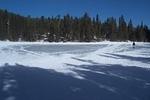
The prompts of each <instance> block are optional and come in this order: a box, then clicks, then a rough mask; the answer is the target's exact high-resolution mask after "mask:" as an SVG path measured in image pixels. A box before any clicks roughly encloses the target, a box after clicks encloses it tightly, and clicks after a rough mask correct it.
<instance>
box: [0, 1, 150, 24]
mask: <svg viewBox="0 0 150 100" xmlns="http://www.w3.org/2000/svg"><path fill="white" fill-rule="evenodd" d="M0 8H2V9H7V10H8V11H11V12H15V13H18V14H21V15H24V16H28V15H31V16H34V17H40V16H42V15H43V16H56V15H64V14H67V13H69V14H71V15H73V16H81V15H83V13H84V12H88V14H89V15H90V16H95V15H96V14H97V13H98V14H99V15H100V18H101V19H102V20H105V19H106V18H107V17H111V16H113V17H115V18H118V17H119V16H121V15H124V17H125V18H126V20H127V21H128V20H129V19H130V18H131V19H132V20H133V23H134V24H138V23H141V21H143V22H144V24H147V25H148V26H149V27H150V0H0Z"/></svg>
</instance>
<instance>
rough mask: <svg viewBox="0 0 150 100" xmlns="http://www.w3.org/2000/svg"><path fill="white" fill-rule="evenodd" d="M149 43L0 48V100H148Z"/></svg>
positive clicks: (9, 45)
mask: <svg viewBox="0 0 150 100" xmlns="http://www.w3.org/2000/svg"><path fill="white" fill-rule="evenodd" d="M149 76H150V43H142V42H138V43H136V46H135V47H133V46H132V42H108V41H105V42H97V43H45V42H44V43H42V42H32V43H31V42H2V41H1V42H0V100H50V99H52V100H150V78H149Z"/></svg>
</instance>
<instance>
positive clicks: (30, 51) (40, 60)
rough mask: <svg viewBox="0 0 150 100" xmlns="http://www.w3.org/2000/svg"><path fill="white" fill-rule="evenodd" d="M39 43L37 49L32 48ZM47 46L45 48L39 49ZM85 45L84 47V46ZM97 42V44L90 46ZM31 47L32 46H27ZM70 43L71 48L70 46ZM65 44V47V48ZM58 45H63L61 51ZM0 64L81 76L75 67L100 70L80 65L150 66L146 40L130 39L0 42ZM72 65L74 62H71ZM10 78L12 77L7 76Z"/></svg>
mask: <svg viewBox="0 0 150 100" xmlns="http://www.w3.org/2000/svg"><path fill="white" fill-rule="evenodd" d="M34 46H36V47H38V46H39V51H38V50H35V49H37V48H35V49H34ZM44 46H47V48H48V49H49V50H52V49H53V47H55V48H56V50H53V51H50V52H48V51H46V52H45V51H44V50H45V49H46V48H45V49H42V50H43V51H42V50H40V49H41V48H43V47H44ZM69 46H70V47H69ZM84 46H85V49H84ZM90 46H92V47H90ZM94 46H97V48H94ZM31 47H33V48H31ZM71 47H72V48H71ZM67 48H68V49H67ZM61 49H64V50H62V51H61ZM0 55H1V56H0V66H3V65H5V64H9V65H16V64H19V65H24V66H29V67H40V68H44V69H53V70H55V71H57V72H61V73H65V74H69V75H73V76H74V77H76V78H79V79H84V76H82V75H79V74H78V73H77V72H76V71H75V70H84V71H91V72H95V73H99V74H104V73H103V72H100V71H94V70H90V69H87V68H84V67H75V66H82V65H86V66H88V67H89V66H91V65H122V66H125V67H126V66H135V67H143V68H148V69H149V68H150V43H142V42H139V43H136V47H135V48H133V47H132V43H131V42H108V41H107V42H96V43H41V42H33V43H30V42H0ZM72 65H75V66H72ZM10 81H13V80H10ZM4 83H6V84H5V85H4V86H5V87H4V90H7V89H9V87H10V84H7V83H11V82H9V81H7V82H5V81H4ZM12 100H14V99H12Z"/></svg>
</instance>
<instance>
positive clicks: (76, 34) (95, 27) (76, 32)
mask: <svg viewBox="0 0 150 100" xmlns="http://www.w3.org/2000/svg"><path fill="white" fill-rule="evenodd" d="M19 39H21V40H22V41H37V40H45V41H49V42H53V41H55V42H59V41H80V42H85V41H86V42H91V41H102V40H110V41H127V40H130V41H148V42H150V29H149V28H148V26H147V25H144V24H143V22H141V24H139V25H137V26H135V25H133V23H132V20H130V21H129V22H126V21H125V18H124V16H123V15H122V16H120V17H119V19H116V18H114V17H109V18H107V19H106V20H105V21H103V22H102V21H101V19H100V18H99V15H98V14H97V15H96V16H95V17H90V16H89V15H88V13H84V14H83V15H82V16H81V17H74V16H71V15H69V14H66V15H64V16H60V15H58V16H55V17H53V16H52V17H44V16H41V17H38V18H33V17H31V16H27V17H25V16H21V15H19V14H15V13H11V12H8V11H7V10H0V40H10V41H18V40H19Z"/></svg>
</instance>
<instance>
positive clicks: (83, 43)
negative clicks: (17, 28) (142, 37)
mask: <svg viewBox="0 0 150 100" xmlns="http://www.w3.org/2000/svg"><path fill="white" fill-rule="evenodd" d="M132 43H133V42H132V41H127V42H124V41H121V42H119V41H100V42H42V41H39V42H37V41H35V42H28V41H21V42H19V41H0V45H2V44H5V45H13V44H15V45H17V44H20V45H24V44H27V45H30V44H32V45H33V44H40V45H53V44H54V45H57V44H58V45H59V44H62V45H92V44H93V45H94V44H132ZM136 43H138V44H150V42H136Z"/></svg>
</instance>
